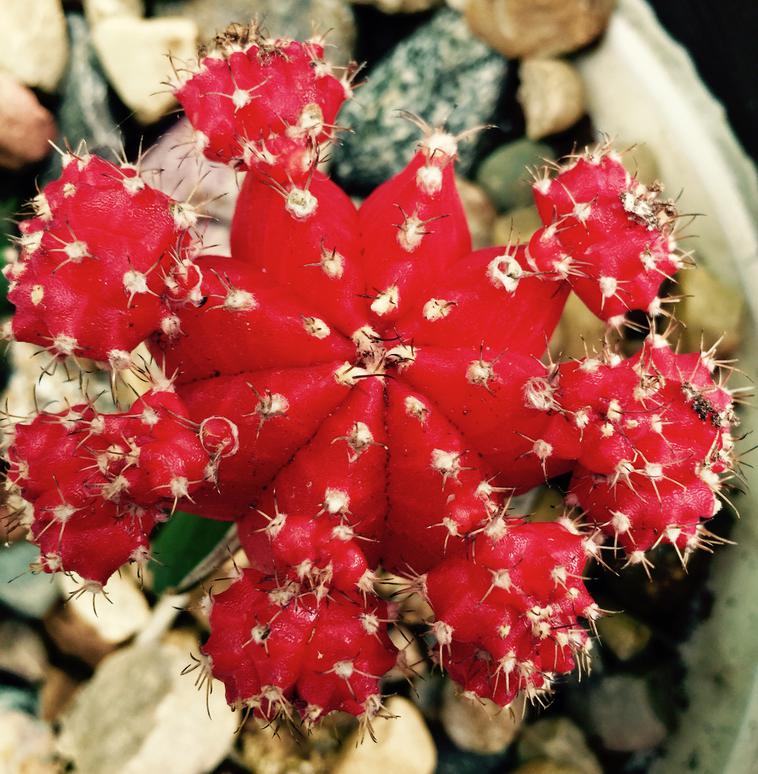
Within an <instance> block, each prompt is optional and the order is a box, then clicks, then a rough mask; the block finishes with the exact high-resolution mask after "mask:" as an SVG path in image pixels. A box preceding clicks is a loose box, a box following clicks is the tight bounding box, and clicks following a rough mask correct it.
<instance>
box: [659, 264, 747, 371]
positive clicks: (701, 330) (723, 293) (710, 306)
mask: <svg viewBox="0 0 758 774" xmlns="http://www.w3.org/2000/svg"><path fill="white" fill-rule="evenodd" d="M677 279H678V280H679V289H678V291H677V290H674V293H677V292H680V293H682V294H683V295H684V296H685V298H684V299H683V300H682V302H681V303H680V304H678V305H677V309H676V312H677V317H679V318H680V319H681V320H682V321H683V322H684V323H685V324H686V325H687V327H686V328H685V329H684V332H683V334H682V338H683V344H684V351H686V352H693V351H697V350H699V349H700V348H701V345H702V346H703V348H704V349H708V348H709V347H711V346H712V345H713V344H715V343H716V341H718V340H719V339H721V342H720V344H719V346H718V357H719V359H721V358H723V356H728V355H733V354H734V353H735V352H736V351H737V350H738V349H739V346H740V343H741V342H742V336H743V332H744V312H745V299H744V296H743V295H742V293H740V292H739V291H737V290H736V289H734V288H732V287H729V286H728V285H725V284H724V283H722V282H721V281H720V280H719V279H718V278H717V277H716V276H715V275H714V274H712V273H711V272H710V271H708V269H706V268H705V267H703V266H696V267H695V268H694V269H689V270H687V271H682V272H680V273H679V275H678V277H677ZM722 337H723V338H722Z"/></svg>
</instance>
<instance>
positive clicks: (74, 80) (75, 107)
mask: <svg viewBox="0 0 758 774" xmlns="http://www.w3.org/2000/svg"><path fill="white" fill-rule="evenodd" d="M66 21H67V22H68V32H69V39H70V41H71V43H70V45H71V58H70V60H69V66H68V69H67V71H66V75H65V76H64V79H63V83H62V84H61V89H60V91H61V104H60V108H59V110H58V123H59V127H60V135H61V139H60V141H61V143H65V142H68V143H69V144H70V145H71V146H72V147H74V148H76V146H77V145H78V143H79V142H81V141H82V140H83V141H84V142H86V143H87V148H88V149H89V150H90V152H92V153H101V154H104V155H106V156H107V157H108V158H112V155H111V153H110V151H117V150H119V149H120V147H121V132H120V131H119V129H118V126H117V125H116V119H115V118H114V117H113V114H112V113H111V109H110V104H109V99H108V82H107V81H106V79H105V75H103V71H102V70H101V69H100V64H99V62H98V61H97V55H96V54H95V50H94V48H93V47H92V38H91V36H90V31H89V27H88V25H87V22H86V21H85V20H84V18H83V17H82V16H80V15H79V14H75V13H72V14H68V15H67V16H66ZM61 147H63V146H61ZM59 164H60V162H59V160H58V157H57V156H56V158H55V159H54V165H55V167H56V174H57V173H58V171H59V170H58V167H59Z"/></svg>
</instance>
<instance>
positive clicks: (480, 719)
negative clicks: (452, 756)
mask: <svg viewBox="0 0 758 774" xmlns="http://www.w3.org/2000/svg"><path fill="white" fill-rule="evenodd" d="M523 716H524V700H523V698H522V697H519V698H517V699H516V701H514V702H513V703H512V704H511V705H510V706H509V707H506V708H505V709H503V708H502V707H499V706H498V705H496V704H494V703H493V702H491V701H490V700H489V699H482V698H480V697H478V696H475V695H473V694H470V693H468V692H464V691H461V689H460V688H459V687H458V686H457V685H456V684H455V683H453V682H452V681H450V680H448V682H447V684H446V685H445V691H444V694H443V697H442V711H441V714H440V719H441V720H442V725H443V727H444V729H445V731H446V732H447V735H448V736H449V737H450V738H451V739H452V740H453V742H455V744H456V746H458V747H460V748H461V749H462V750H468V751H469V752H475V753H479V754H482V755H484V754H492V753H499V752H502V751H503V750H505V749H506V748H507V747H508V746H509V745H510V744H511V742H512V741H513V739H514V738H515V736H516V734H517V733H518V731H519V728H520V726H521V723H522V720H523Z"/></svg>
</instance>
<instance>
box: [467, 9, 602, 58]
mask: <svg viewBox="0 0 758 774" xmlns="http://www.w3.org/2000/svg"><path fill="white" fill-rule="evenodd" d="M614 5H615V0H469V2H468V3H467V4H466V18H467V19H468V22H469V25H470V26H471V29H472V30H473V31H474V32H475V33H476V34H477V35H479V36H480V37H481V38H483V39H484V40H485V41H486V42H487V43H489V44H490V45H491V46H492V47H493V48H494V49H495V50H496V51H499V52H500V53H501V54H504V55H505V56H507V57H509V58H511V59H520V58H521V57H527V56H553V55H555V54H563V53H567V52H569V51H575V50H576V49H577V48H581V47H582V46H584V45H586V44H587V43H589V42H590V41H592V40H594V39H595V38H596V37H597V36H598V35H600V33H601V32H602V31H603V30H604V29H605V26H606V24H607V23H608V18H609V16H610V14H611V11H612V10H613V7H614Z"/></svg>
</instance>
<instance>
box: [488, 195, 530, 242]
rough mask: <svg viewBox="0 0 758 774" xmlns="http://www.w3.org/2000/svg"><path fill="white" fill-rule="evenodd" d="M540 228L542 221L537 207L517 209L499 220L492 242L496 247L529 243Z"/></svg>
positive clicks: (496, 222) (496, 223) (495, 226)
mask: <svg viewBox="0 0 758 774" xmlns="http://www.w3.org/2000/svg"><path fill="white" fill-rule="evenodd" d="M539 228H542V221H541V220H540V216H539V213H538V212H537V208H536V207H534V206H532V205H530V206H528V207H517V208H516V209H515V210H509V211H508V212H506V213H505V214H504V215H501V216H500V217H499V218H497V220H496V221H495V223H494V226H493V229H492V242H493V244H496V245H507V244H509V243H514V242H528V241H529V239H530V238H531V236H532V234H534V232H535V231H537V229H539Z"/></svg>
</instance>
